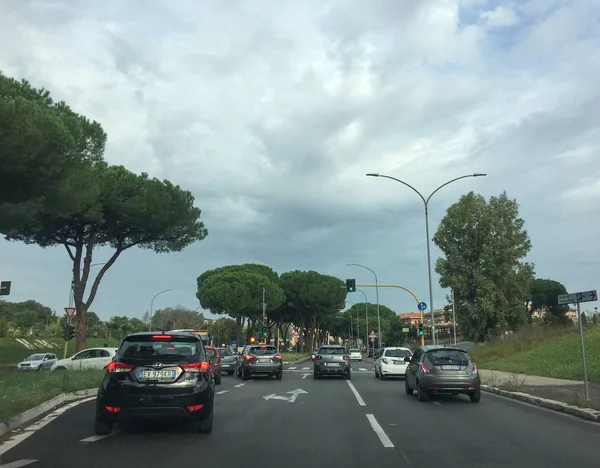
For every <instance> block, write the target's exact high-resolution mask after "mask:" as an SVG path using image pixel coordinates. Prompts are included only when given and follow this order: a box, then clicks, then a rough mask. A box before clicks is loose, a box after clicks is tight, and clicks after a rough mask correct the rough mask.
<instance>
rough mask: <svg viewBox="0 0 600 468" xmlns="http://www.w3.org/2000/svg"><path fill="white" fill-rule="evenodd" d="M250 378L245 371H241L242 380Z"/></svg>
mask: <svg viewBox="0 0 600 468" xmlns="http://www.w3.org/2000/svg"><path fill="white" fill-rule="evenodd" d="M249 378H250V376H249V375H248V372H246V369H242V380H248V379H249Z"/></svg>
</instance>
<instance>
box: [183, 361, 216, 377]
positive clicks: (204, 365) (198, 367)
mask: <svg viewBox="0 0 600 468" xmlns="http://www.w3.org/2000/svg"><path fill="white" fill-rule="evenodd" d="M179 367H181V368H182V369H183V370H184V371H185V372H191V373H201V374H207V373H208V372H210V364H209V363H208V362H206V361H201V362H192V363H191V364H182V365H181V366H179Z"/></svg>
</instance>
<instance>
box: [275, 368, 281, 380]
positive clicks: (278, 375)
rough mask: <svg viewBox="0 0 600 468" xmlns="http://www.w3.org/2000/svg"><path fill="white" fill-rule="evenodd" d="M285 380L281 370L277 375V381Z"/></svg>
mask: <svg viewBox="0 0 600 468" xmlns="http://www.w3.org/2000/svg"><path fill="white" fill-rule="evenodd" d="M281 379H283V369H281V370H280V371H279V372H277V374H275V380H281Z"/></svg>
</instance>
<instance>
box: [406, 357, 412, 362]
mask: <svg viewBox="0 0 600 468" xmlns="http://www.w3.org/2000/svg"><path fill="white" fill-rule="evenodd" d="M410 361H412V358H409V357H405V358H404V362H410Z"/></svg>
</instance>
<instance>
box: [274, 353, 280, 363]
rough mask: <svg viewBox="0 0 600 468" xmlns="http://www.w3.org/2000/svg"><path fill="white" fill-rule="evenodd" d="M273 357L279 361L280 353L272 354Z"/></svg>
mask: <svg viewBox="0 0 600 468" xmlns="http://www.w3.org/2000/svg"><path fill="white" fill-rule="evenodd" d="M273 359H276V360H278V361H281V354H274V355H273Z"/></svg>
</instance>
